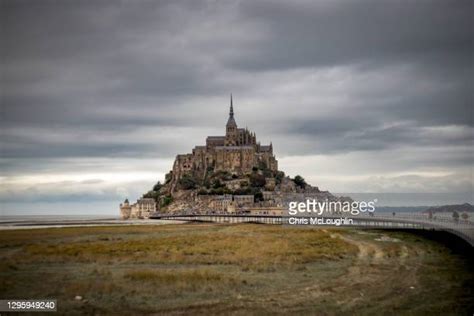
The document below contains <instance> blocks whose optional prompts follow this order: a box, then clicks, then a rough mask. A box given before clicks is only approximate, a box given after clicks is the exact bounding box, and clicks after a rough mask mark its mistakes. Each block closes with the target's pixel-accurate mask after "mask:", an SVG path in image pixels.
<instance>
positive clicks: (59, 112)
mask: <svg viewBox="0 0 474 316" xmlns="http://www.w3.org/2000/svg"><path fill="white" fill-rule="evenodd" d="M472 12H474V2H472V1H467V0H461V1H441V0H440V1H403V2H400V1H375V0H370V1H369V0H367V1H366V0H360V1H338V0H336V1H220V2H216V1H205V0H203V1H134V2H131V1H124V2H111V1H94V2H93V1H82V2H79V1H5V0H4V1H2V2H1V10H0V20H1V24H2V28H1V31H0V32H1V33H0V34H1V37H0V40H1V46H2V49H1V52H0V54H1V60H0V65H1V77H0V84H1V87H2V90H1V124H2V127H1V128H2V137H1V140H0V141H1V143H0V146H1V148H0V149H1V156H2V158H9V160H8V161H11V159H13V160H14V159H15V158H22V159H28V158H31V159H32V161H34V160H35V159H37V158H38V157H42V158H44V159H42V160H41V161H42V163H43V164H46V160H47V159H48V158H52V157H56V158H74V157H96V158H100V157H104V158H107V157H115V158H118V159H120V158H129V157H157V158H166V159H168V158H170V159H172V158H173V157H174V155H175V154H177V153H183V152H188V151H190V150H191V146H192V145H193V144H203V142H204V136H205V135H208V134H222V133H223V124H224V123H225V120H226V117H225V116H226V111H227V106H228V97H227V96H228V94H229V93H230V92H234V97H236V98H235V100H236V102H235V104H236V113H237V114H236V115H237V120H238V123H241V124H243V125H247V124H248V126H249V127H251V128H252V129H253V130H255V131H257V133H258V136H259V137H260V138H261V139H263V140H265V142H267V141H269V140H273V141H274V144H275V145H276V146H275V150H276V152H277V154H281V155H282V156H284V157H288V156H303V155H328V156H331V155H337V154H340V153H351V152H369V153H370V154H371V157H374V158H372V159H375V160H377V159H380V158H377V152H379V151H380V152H382V151H390V150H393V151H397V150H399V149H400V148H411V149H412V153H411V163H406V164H402V163H400V164H399V165H397V162H396V161H395V162H393V166H392V168H393V170H396V169H397V168H399V169H400V170H399V171H400V172H402V171H404V170H408V169H409V170H416V169H417V166H418V167H419V168H422V167H423V166H433V167H436V168H444V169H445V170H450V168H457V167H458V166H464V167H465V166H469V163H470V161H471V162H472V152H471V151H469V150H468V149H466V148H469V147H470V146H472V139H473V135H472V133H473V130H472V127H473V126H474V117H473V106H472V105H473V100H474V88H473V77H474V65H473V54H474V47H473V45H474V42H473V41H474V40H473V32H472V30H473V29H474V22H473V21H474V19H473V18H472ZM170 131H171V132H170ZM173 131H175V132H173ZM173 134H174V136H173ZM424 150H426V151H424ZM430 150H434V152H431V151H430ZM427 152H429V154H427ZM452 152H455V153H456V155H454V156H453V155H448V153H452ZM364 159H365V158H364ZM368 159H370V157H369V158H368ZM22 161H23V160H22ZM22 163H24V161H23V162H22ZM0 166H2V164H0ZM4 166H7V167H5V168H8V169H11V170H10V171H12V172H15V171H17V170H18V172H20V171H21V170H20V169H21V168H20V167H19V165H17V164H12V163H8V164H7V165H4ZM38 168H40V166H38ZM28 170H29V171H28V172H30V171H32V170H30V169H28ZM63 171H64V172H65V170H61V172H63ZM162 171H163V170H162ZM163 172H164V171H163Z"/></svg>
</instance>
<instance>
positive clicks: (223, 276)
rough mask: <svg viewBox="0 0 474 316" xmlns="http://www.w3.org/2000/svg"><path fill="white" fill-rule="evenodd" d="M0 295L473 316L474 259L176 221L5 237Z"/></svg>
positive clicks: (369, 240)
mask: <svg viewBox="0 0 474 316" xmlns="http://www.w3.org/2000/svg"><path fill="white" fill-rule="evenodd" d="M0 249H1V252H0V257H1V265H0V280H1V281H0V282H1V283H0V297H1V298H14V299H40V298H56V299H57V300H58V313H57V314H68V315H74V314H110V315H112V314H113V315H118V314H127V315H128V314H131V313H132V314H205V315H209V314H234V315H249V314H255V315H262V314H275V313H282V314H290V313H291V314H308V313H312V314H323V315H324V314H328V315H332V314H339V315H341V314H342V315H344V314H347V315H354V314H356V315H357V314H359V315H366V314H373V315H377V314H381V313H384V314H394V315H400V314H440V313H443V314H456V315H461V314H469V313H471V314H472V311H473V304H474V302H473V297H474V271H473V268H472V261H470V260H471V259H469V258H468V257H467V256H465V255H462V254H460V253H456V252H453V251H452V250H451V249H450V248H448V247H446V246H445V245H443V244H440V243H438V242H436V241H433V240H430V239H427V238H425V237H423V236H420V235H415V234H412V233H407V232H388V231H373V230H372V231H371V230H365V231H358V230H346V229H339V230H337V229H297V228H290V227H281V226H271V225H256V224H255V225H253V224H242V225H218V224H179V225H161V226H156V225H155V226H108V227H100V226H99V227H65V228H47V229H34V230H28V229H23V230H7V231H0Z"/></svg>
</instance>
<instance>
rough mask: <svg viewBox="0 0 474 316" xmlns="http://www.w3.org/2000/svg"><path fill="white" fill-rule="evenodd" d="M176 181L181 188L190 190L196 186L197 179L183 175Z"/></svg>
mask: <svg viewBox="0 0 474 316" xmlns="http://www.w3.org/2000/svg"><path fill="white" fill-rule="evenodd" d="M178 183H179V185H180V187H181V188H182V189H183V190H192V189H195V188H196V184H197V180H196V179H194V178H193V177H192V176H190V175H184V176H183V177H182V178H181V179H179V181H178Z"/></svg>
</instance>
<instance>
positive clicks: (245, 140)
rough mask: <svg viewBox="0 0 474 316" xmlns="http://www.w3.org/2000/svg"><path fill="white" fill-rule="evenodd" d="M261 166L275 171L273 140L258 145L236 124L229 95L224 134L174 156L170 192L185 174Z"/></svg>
mask: <svg viewBox="0 0 474 316" xmlns="http://www.w3.org/2000/svg"><path fill="white" fill-rule="evenodd" d="M262 165H264V166H265V167H266V168H268V169H270V170H272V171H275V172H276V171H278V161H277V160H276V158H275V156H274V154H273V145H272V143H270V145H261V144H260V142H257V136H256V135H255V133H254V132H251V131H250V130H249V129H247V128H239V127H238V125H237V123H236V121H235V117H234V106H233V101H232V95H231V97H230V112H229V118H228V120H227V124H226V130H225V136H208V137H207V138H206V145H205V146H196V147H194V149H193V150H192V153H188V154H182V155H177V156H176V159H175V162H174V164H173V170H172V177H171V185H170V188H171V193H173V192H174V191H175V189H176V184H177V182H178V181H179V180H180V179H181V178H182V177H183V176H184V175H185V174H191V175H193V176H194V177H198V178H201V179H203V178H204V177H205V175H206V172H208V171H209V170H212V171H228V172H230V173H232V174H236V175H243V174H247V173H251V172H252V169H253V168H254V167H257V166H262Z"/></svg>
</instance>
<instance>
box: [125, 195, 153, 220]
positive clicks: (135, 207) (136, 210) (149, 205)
mask: <svg viewBox="0 0 474 316" xmlns="http://www.w3.org/2000/svg"><path fill="white" fill-rule="evenodd" d="M155 211H156V201H155V200H154V199H151V198H141V199H138V200H137V203H135V204H130V203H129V202H128V199H125V201H124V202H123V204H120V216H121V218H122V219H137V218H140V219H144V218H149V217H150V215H151V214H152V213H154V212H155Z"/></svg>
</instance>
